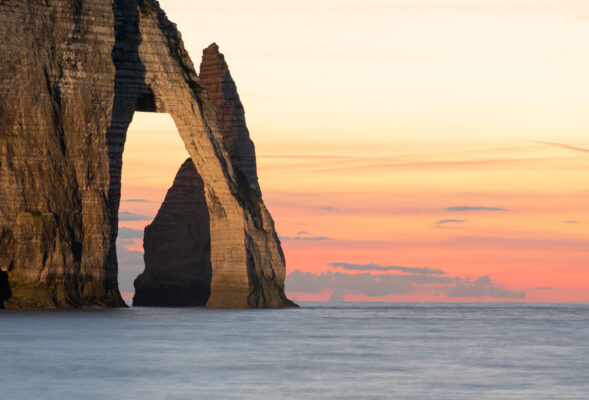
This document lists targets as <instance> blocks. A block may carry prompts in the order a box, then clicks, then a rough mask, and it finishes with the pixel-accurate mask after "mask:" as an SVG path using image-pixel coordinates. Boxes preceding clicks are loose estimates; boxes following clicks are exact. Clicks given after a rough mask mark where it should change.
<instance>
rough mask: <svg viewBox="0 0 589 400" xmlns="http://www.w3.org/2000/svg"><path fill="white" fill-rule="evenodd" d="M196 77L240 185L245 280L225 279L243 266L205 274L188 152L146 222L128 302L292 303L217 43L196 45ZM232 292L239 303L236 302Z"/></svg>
mask: <svg viewBox="0 0 589 400" xmlns="http://www.w3.org/2000/svg"><path fill="white" fill-rule="evenodd" d="M200 82H201V84H202V85H203V87H204V88H205V89H206V91H207V93H208V94H209V98H210V99H211V100H212V102H213V104H214V106H215V109H216V110H217V111H218V112H217V118H218V121H219V128H220V133H221V135H222V140H223V143H224V146H225V148H226V149H228V153H229V158H230V162H231V165H232V169H233V172H234V174H235V176H236V179H237V184H238V187H239V192H238V193H237V199H238V201H239V202H240V204H241V205H242V207H243V209H244V211H245V213H246V214H245V216H246V219H245V221H246V225H245V227H244V228H245V238H246V243H245V250H246V271H247V287H244V286H242V287H239V286H237V285H236V282H235V281H234V280H233V281H232V276H234V275H235V274H239V273H240V271H241V270H242V266H241V267H240V268H239V270H238V271H236V270H235V269H223V270H221V269H219V270H214V271H213V273H212V276H211V273H210V272H209V271H210V268H211V267H210V264H207V262H206V261H207V260H208V252H209V251H210V248H209V246H210V236H209V225H208V220H207V219H206V218H205V216H206V217H208V214H209V212H208V211H207V209H206V207H207V203H206V202H205V193H204V191H201V190H200V189H199V188H200V187H202V181H201V180H200V176H199V175H198V173H197V171H196V169H194V165H193V164H192V161H191V160H190V159H189V160H187V161H186V162H185V163H184V164H183V165H182V167H181V168H180V171H179V172H178V175H177V176H176V179H175V180H174V184H173V185H172V187H171V188H170V190H169V191H168V194H167V195H166V199H165V200H164V203H163V205H162V207H161V208H160V210H159V211H158V214H157V216H156V218H155V220H154V222H153V223H152V224H151V225H150V226H148V227H147V228H146V229H145V239H144V249H145V272H144V273H143V274H141V275H140V276H139V277H138V278H137V280H136V281H135V290H136V294H135V297H134V300H133V304H134V305H151V306H154V305H156V306H170V305H176V306H191V305H204V304H205V303H206V304H207V305H209V306H212V307H287V306H293V305H294V304H293V303H292V302H291V301H289V300H288V299H287V298H286V296H285V294H284V277H285V266H284V255H283V253H282V249H281V246H280V241H279V240H278V236H277V235H276V232H275V230H274V223H273V221H272V217H271V216H270V214H269V213H268V211H267V210H266V208H265V206H264V204H263V202H262V199H261V191H260V187H259V185H258V175H257V171H256V159H255V151H254V145H253V142H252V141H251V139H250V136H249V132H248V130H247V127H246V124H245V113H244V109H243V106H242V104H241V101H240V99H239V95H238V93H237V88H236V86H235V83H234V81H233V79H232V78H231V74H230V73H229V68H228V67H227V64H226V63H225V60H224V57H223V55H222V54H220V53H219V48H218V46H217V45H216V44H212V45H211V46H209V47H208V48H207V49H205V50H204V52H203V59H202V63H201V67H200ZM171 232H177V233H173V234H172V233H171ZM207 278H208V279H209V281H208V285H207V284H206V279H207ZM246 293H247V295H246ZM236 294H239V296H242V299H244V300H245V301H246V303H245V304H236V303H235V301H236V299H237V298H236ZM209 296H210V297H209ZM243 296H245V297H243ZM201 302H202V304H201Z"/></svg>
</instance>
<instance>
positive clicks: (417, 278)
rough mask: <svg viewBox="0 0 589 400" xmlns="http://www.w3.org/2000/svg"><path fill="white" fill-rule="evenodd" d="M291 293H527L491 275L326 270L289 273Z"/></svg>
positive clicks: (340, 295) (471, 295)
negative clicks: (502, 283)
mask: <svg viewBox="0 0 589 400" xmlns="http://www.w3.org/2000/svg"><path fill="white" fill-rule="evenodd" d="M286 289H287V291H288V292H301V293H321V292H324V291H328V290H331V291H332V295H331V298H330V301H343V300H345V295H346V294H362V295H365V296H368V297H384V296H388V295H395V294H410V293H413V292H416V291H417V290H419V291H420V292H429V293H430V294H432V295H440V294H444V295H447V296H449V297H454V298H496V299H523V298H525V293H524V292H516V291H512V290H509V289H506V288H504V287H503V286H502V285H500V284H498V283H496V282H494V281H492V280H491V279H490V278H489V277H488V276H483V277H480V278H478V279H476V280H474V281H471V280H470V279H468V278H466V279H463V278H459V277H457V278H452V277H446V276H436V275H421V274H412V275H398V274H393V275H383V274H378V275H373V274H369V273H360V274H349V273H342V272H331V271H329V272H325V273H322V274H313V273H311V272H302V271H299V270H296V271H294V272H292V273H290V274H288V275H287V276H286Z"/></svg>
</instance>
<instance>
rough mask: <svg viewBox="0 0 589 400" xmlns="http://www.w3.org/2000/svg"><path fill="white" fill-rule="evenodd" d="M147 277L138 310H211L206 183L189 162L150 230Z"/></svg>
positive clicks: (141, 282)
mask: <svg viewBox="0 0 589 400" xmlns="http://www.w3.org/2000/svg"><path fill="white" fill-rule="evenodd" d="M143 243H144V245H143V246H144V248H145V272H144V273H142V274H141V275H139V276H138V277H137V279H136V280H135V283H134V285H135V297H134V298H133V305H135V306H205V305H206V304H207V301H208V300H209V296H210V294H211V277H212V267H211V235H210V232H209V212H208V210H207V204H206V199H205V193H204V183H203V181H202V179H201V178H200V176H199V175H198V173H197V172H196V168H195V167H194V163H193V162H192V160H191V159H190V158H189V159H188V160H186V161H185V162H184V164H182V166H181V167H180V170H179V171H178V174H177V175H176V178H175V179H174V184H173V185H172V187H171V188H170V190H168V193H167V194H166V198H165V200H164V202H163V204H162V206H161V208H160V209H159V211H158V213H157V215H156V217H155V219H154V220H153V222H152V223H151V224H150V225H148V226H147V227H146V228H145V236H144V239H143Z"/></svg>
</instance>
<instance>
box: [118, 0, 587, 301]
mask: <svg viewBox="0 0 589 400" xmlns="http://www.w3.org/2000/svg"><path fill="white" fill-rule="evenodd" d="M160 4H161V5H162V7H163V8H164V9H165V10H166V11H167V13H168V16H169V17H170V19H171V20H173V21H174V22H176V23H177V24H178V27H179V30H180V31H181V32H182V35H183V38H184V42H185V46H186V48H187V50H188V51H189V53H190V54H191V57H192V59H193V61H194V63H195V65H196V66H197V68H198V64H199V63H200V57H201V52H202V49H203V48H205V47H206V46H208V45H209V44H210V43H211V42H216V43H217V44H219V46H220V50H221V51H222V52H223V53H224V54H225V57H226V60H227V62H228V64H229V68H230V69H231V73H232V76H233V78H234V80H235V81H236V84H237V87H238V90H239V93H240V96H241V100H242V102H243V104H244V106H245V110H246V119H247V123H248V126H249V130H250V134H251V137H252V139H253V141H254V143H255V144H256V151H257V156H258V173H259V176H260V184H261V187H262V191H263V194H264V201H265V203H266V204H267V206H268V208H269V209H270V211H271V212H272V215H273V217H274V220H275V222H276V227H277V231H278V233H279V235H280V236H281V239H282V244H283V247H284V251H285V255H286V261H287V273H289V274H290V275H289V277H287V287H286V289H287V292H288V293H289V294H290V296H292V297H293V298H295V299H297V300H299V301H304V300H329V299H331V300H340V301H341V300H347V301H380V300H386V301H397V300H400V301H589V95H588V94H589V73H588V71H589V46H587V45H586V43H585V42H586V38H587V37H589V3H588V2H587V1H573V0H560V1H542V0H536V1H518V0H510V1H503V0H495V1H490V0H479V1H476V0H468V1H466V0H464V1H457V0H447V1H442V0H436V1H434V0H388V1H376V0H362V1H360V0H348V1H346V0H338V1H333V0H321V1H317V0H294V1H289V2H277V1H261V0H249V1H247V2H244V1H240V0H232V1H229V0H218V1H215V2H210V1H197V0H160ZM155 149H156V150H155ZM187 156H188V153H187V152H186V150H185V149H184V145H183V143H182V141H181V139H180V138H179V135H178V133H177V132H176V128H175V126H174V123H173V121H172V119H171V118H170V117H169V116H168V115H164V114H145V113H136V114H135V117H134V119H133V123H132V125H131V127H130V128H129V132H128V137H127V143H126V147H125V152H124V160H123V161H124V166H123V198H122V203H121V218H120V219H121V221H120V225H119V226H120V227H122V228H126V229H121V238H120V239H119V259H120V264H121V265H120V269H121V273H120V281H121V282H120V284H121V290H122V291H123V292H131V291H132V283H131V282H132V279H133V278H134V277H135V276H136V275H137V274H138V273H139V272H141V271H142V270H143V266H142V265H141V257H140V256H141V255H140V254H139V253H137V251H142V240H141V237H142V236H141V232H140V231H142V229H143V227H144V226H145V225H146V224H148V223H149V222H150V220H151V219H152V218H153V216H155V213H156V212H157V209H158V208H159V206H160V204H161V202H162V201H163V198H164V196H165V193H166V191H167V189H168V188H169V186H170V185H171V183H172V180H173V177H174V176H175V174H176V172H177V170H178V168H179V167H180V165H181V163H182V162H183V161H184V160H185V159H186V158H187ZM295 271H297V272H295Z"/></svg>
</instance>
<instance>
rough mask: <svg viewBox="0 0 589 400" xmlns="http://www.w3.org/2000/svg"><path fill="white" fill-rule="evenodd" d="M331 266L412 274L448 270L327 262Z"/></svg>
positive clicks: (426, 273) (352, 269)
mask: <svg viewBox="0 0 589 400" xmlns="http://www.w3.org/2000/svg"><path fill="white" fill-rule="evenodd" d="M327 265H329V266H330V267H339V268H343V269H345V270H348V271H400V272H405V273H410V274H425V275H445V274H446V272H445V271H442V270H441V269H431V268H427V267H403V266H398V265H387V266H382V265H380V264H373V263H369V264H350V263H344V262H331V263H327Z"/></svg>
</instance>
